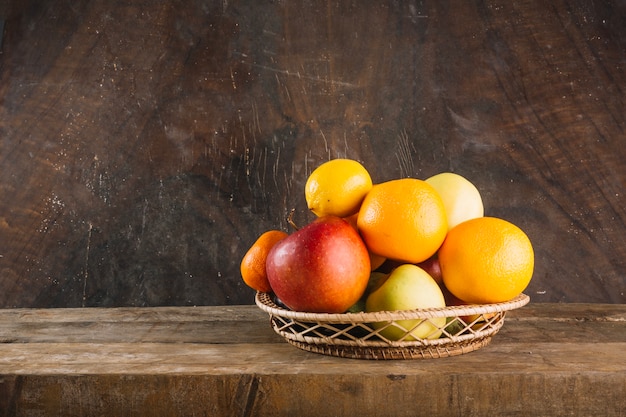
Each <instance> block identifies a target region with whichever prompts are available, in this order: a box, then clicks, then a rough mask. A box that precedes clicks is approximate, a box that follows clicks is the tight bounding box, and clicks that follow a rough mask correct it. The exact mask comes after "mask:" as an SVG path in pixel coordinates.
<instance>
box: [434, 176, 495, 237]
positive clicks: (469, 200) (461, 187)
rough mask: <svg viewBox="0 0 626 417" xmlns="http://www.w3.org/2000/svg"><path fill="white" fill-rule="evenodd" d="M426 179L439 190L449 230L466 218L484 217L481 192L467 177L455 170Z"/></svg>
mask: <svg viewBox="0 0 626 417" xmlns="http://www.w3.org/2000/svg"><path fill="white" fill-rule="evenodd" d="M425 181H426V182H427V183H429V184H430V185H432V186H433V188H435V190H437V192H438V193H439V195H440V196H441V199H442V200H443V205H444V207H445V208H446V217H447V218H448V230H450V229H452V228H453V227H454V226H456V225H457V224H459V223H463V222H464V221H465V220H469V219H474V218H476V217H483V215H484V207H483V200H482V198H481V196H480V192H479V191H478V189H477V188H476V186H475V185H474V184H472V183H471V182H470V181H469V180H468V179H467V178H465V177H463V176H461V175H459V174H455V173H453V172H442V173H440V174H437V175H434V176H432V177H430V178H427V179H426V180H425Z"/></svg>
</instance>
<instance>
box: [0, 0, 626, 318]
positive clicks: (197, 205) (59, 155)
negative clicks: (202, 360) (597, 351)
mask: <svg viewBox="0 0 626 417" xmlns="http://www.w3.org/2000/svg"><path fill="white" fill-rule="evenodd" d="M381 3H382V4H381ZM3 4H4V5H0V18H1V19H2V20H3V21H4V32H3V39H2V45H1V48H2V49H1V53H0V307H15V306H17V307H59V306H67V307H76V306H122V305H136V306H147V305H150V306H157V305H212V304H216V305H220V304H239V303H244V304H249V303H252V301H253V298H252V297H253V293H252V291H251V290H249V289H248V288H247V287H245V286H244V285H243V284H242V283H241V282H240V277H239V272H238V271H239V269H238V266H239V260H240V258H241V256H242V255H243V253H244V252H245V250H246V249H247V247H248V245H250V244H251V243H252V241H254V239H255V238H256V236H257V235H258V234H260V233H261V232H262V231H264V230H265V229H268V228H277V227H278V228H284V229H288V226H287V224H286V221H285V216H286V213H287V212H288V211H289V210H290V209H291V208H296V210H297V214H296V221H298V222H300V223H303V222H306V221H307V220H309V219H311V215H309V214H308V213H307V212H306V208H305V205H304V197H303V191H302V190H303V185H304V181H305V180H306V177H307V175H308V174H309V173H310V172H311V170H312V169H313V168H314V167H315V166H316V165H318V164H319V163H321V162H323V161H325V160H327V159H329V158H333V157H349V158H355V159H358V160H360V161H361V162H363V163H364V164H365V165H366V166H367V167H368V169H369V170H370V172H371V174H372V176H373V178H374V180H375V181H383V180H387V179H392V178H395V177H402V176H412V177H418V178H425V177H428V176H430V175H432V174H435V173H438V172H440V171H444V170H451V171H454V172H457V173H460V174H462V175H464V176H466V177H467V178H469V179H470V180H472V181H473V182H474V183H475V184H476V185H477V186H478V188H479V189H480V190H481V191H482V194H483V198H484V201H485V205H486V209H487V214H490V215H495V216H500V217H503V218H506V219H508V220H510V221H512V222H514V223H516V224H517V225H519V226H520V227H522V228H523V229H524V230H525V231H526V232H527V233H528V234H529V236H530V238H531V240H532V241H533V243H534V246H535V249H536V256H537V264H536V270H535V276H534V279H533V281H532V283H531V285H530V287H529V288H528V290H527V293H528V294H529V295H531V297H532V299H533V301H535V302H546V301H550V302H554V301H558V302H561V301H562V302H583V301H584V302H605V303H624V302H625V301H626V295H625V294H624V292H625V287H626V285H625V278H624V277H625V276H626V209H625V207H626V204H625V201H626V198H625V194H626V191H625V184H626V166H625V164H624V159H625V157H626V142H625V139H626V134H625V129H626V117H625V116H626V115H625V113H626V112H625V97H626V52H625V51H626V29H625V28H626V3H625V2H624V1H623V0H607V1H594V2H589V1H587V0H572V1H565V0H555V1H541V0H526V1H515V2H508V1H496V0H484V1H482V0H476V1H454V2H444V1H438V0H432V1H431V0H423V1H406V2H403V1H390V2H378V1H338V0H335V1H324V2H322V1H313V0H296V1H288V2H287V1H285V2H280V1H279V2H270V1H256V0H232V1H225V0H224V1H211V0H185V1H182V0H131V1H121V0H117V1H109V0H91V1H89V0H49V1H45V2H41V1H36V0H24V1H22V0H9V1H8V3H7V2H4V3H3Z"/></svg>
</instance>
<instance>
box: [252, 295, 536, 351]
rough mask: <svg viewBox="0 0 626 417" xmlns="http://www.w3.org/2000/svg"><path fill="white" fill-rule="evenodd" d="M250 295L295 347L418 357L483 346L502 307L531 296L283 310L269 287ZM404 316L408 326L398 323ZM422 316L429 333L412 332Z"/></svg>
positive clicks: (498, 322) (496, 325) (513, 305)
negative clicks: (390, 334) (412, 306)
mask: <svg viewBox="0 0 626 417" xmlns="http://www.w3.org/2000/svg"><path fill="white" fill-rule="evenodd" d="M255 301H256V304H257V306H258V307H259V308H260V309H261V310H263V311H265V312H266V313H268V314H269V316H270V323H271V326H272V328H273V329H274V331H275V332H276V333H278V334H279V335H280V336H282V337H283V338H284V339H285V340H286V341H287V342H289V343H290V344H292V345H294V346H296V347H298V348H300V349H303V350H306V351H309V352H315V353H321V354H324V355H330V356H339V357H345V358H356V359H417V358H443V357H448V356H455V355H461V354H464V353H468V352H472V351H475V350H477V349H480V348H482V347H484V346H486V345H487V344H489V342H490V341H491V338H492V337H493V335H495V334H496V333H497V332H498V331H499V330H500V328H501V327H502V325H503V324H504V317H505V314H506V312H507V311H509V310H513V309H516V308H519V307H522V306H524V305H526V304H527V303H528V302H529V301H530V298H529V297H528V296H527V295H525V294H520V295H519V296H518V297H516V298H514V299H513V300H511V301H508V302H505V303H497V304H482V305H465V306H453V307H443V308H432V309H423V310H409V311H383V312H375V313H374V312H372V313H344V314H326V313H306V312H297V311H292V310H288V309H286V308H283V307H281V306H279V305H278V304H276V303H275V301H274V299H273V295H272V294H270V293H261V292H259V293H257V295H256V298H255ZM441 317H446V324H445V325H444V326H443V327H442V326H439V325H437V323H435V322H437V321H439V322H440V321H441V319H439V320H434V321H433V319H435V318H441ZM406 320H410V321H411V322H410V323H411V325H412V327H411V328H405V327H404V326H403V324H406ZM427 322H429V323H431V324H433V325H434V327H435V330H433V332H432V333H431V334H430V338H429V335H426V336H425V337H418V336H415V335H414V333H413V332H415V331H416V330H417V329H418V328H422V327H423V326H424V323H427ZM372 323H377V326H376V328H374V326H372ZM389 326H394V327H397V328H399V329H401V330H402V331H401V334H402V336H401V337H400V338H399V339H398V340H390V339H388V338H386V337H385V336H384V335H383V334H381V332H382V331H383V330H384V329H385V328H387V327H389ZM439 334H440V336H438V335H439ZM437 336H438V337H437Z"/></svg>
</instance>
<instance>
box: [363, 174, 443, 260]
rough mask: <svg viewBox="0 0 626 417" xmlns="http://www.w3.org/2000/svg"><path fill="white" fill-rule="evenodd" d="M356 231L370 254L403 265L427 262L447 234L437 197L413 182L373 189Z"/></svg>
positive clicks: (404, 180)
mask: <svg viewBox="0 0 626 417" xmlns="http://www.w3.org/2000/svg"><path fill="white" fill-rule="evenodd" d="M357 227H358V229H359V232H360V233H361V236H362V237H363V240H364V241H365V244H366V245H367V247H368V249H369V250H370V251H372V252H374V253H376V254H379V255H381V256H383V257H385V258H388V259H393V260H397V261H403V262H407V263H419V262H422V261H424V260H426V259H428V258H430V257H431V256H432V255H433V254H434V253H435V252H436V251H437V249H439V246H441V243H442V242H443V240H444V239H445V237H446V233H447V231H448V223H447V220H446V211H445V207H444V205H443V201H442V200H441V197H440V196H439V193H437V191H436V190H435V189H434V188H433V187H432V186H431V185H429V184H428V183H426V182H425V181H422V180H419V179H415V178H402V179H397V180H391V181H386V182H383V183H380V184H376V185H374V186H373V188H372V189H371V190H370V192H369V193H367V195H366V196H365V199H364V200H363V203H362V204H361V208H360V210H359V215H358V218H357Z"/></svg>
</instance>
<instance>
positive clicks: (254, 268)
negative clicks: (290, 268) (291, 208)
mask: <svg viewBox="0 0 626 417" xmlns="http://www.w3.org/2000/svg"><path fill="white" fill-rule="evenodd" d="M287 236H288V235H287V233H285V232H283V231H281V230H268V231H267V232H265V233H263V234H262V235H261V236H259V238H258V239H257V240H256V242H254V243H253V244H252V246H250V249H248V252H246V254H245V255H244V256H243V258H242V260H241V266H240V271H241V277H242V278H243V281H244V282H245V283H246V285H248V286H249V287H250V288H252V289H255V290H257V291H261V292H269V291H271V289H272V288H271V287H270V283H269V281H268V280H267V272H266V271H265V261H266V260H267V254H268V253H269V251H270V249H272V247H274V245H275V244H276V243H278V242H280V241H281V240H283V239H284V238H286V237H287Z"/></svg>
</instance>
